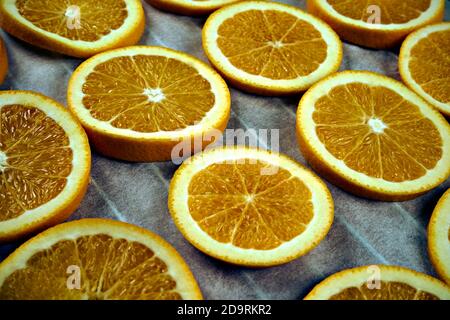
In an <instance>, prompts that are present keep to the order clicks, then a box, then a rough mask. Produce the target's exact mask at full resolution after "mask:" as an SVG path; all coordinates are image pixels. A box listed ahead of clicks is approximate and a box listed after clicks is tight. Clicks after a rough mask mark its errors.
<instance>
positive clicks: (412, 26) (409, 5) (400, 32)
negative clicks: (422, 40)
mask: <svg viewBox="0 0 450 320" xmlns="http://www.w3.org/2000/svg"><path fill="white" fill-rule="evenodd" d="M444 5H445V1H444V0H406V1H405V0H372V1H360V0H307V7H308V11H309V12H310V13H312V14H314V15H316V16H317V17H319V18H321V19H322V20H324V21H325V22H327V23H328V24H329V25H330V26H331V27H332V28H333V29H334V30H335V31H336V32H337V33H338V34H339V35H340V36H341V38H342V39H343V40H346V41H349V42H352V43H355V44H358V45H361V46H365V47H370V48H377V49H386V48H391V47H395V46H396V45H399V44H400V43H401V42H402V41H403V39H404V38H405V37H406V36H407V35H408V34H410V33H411V32H413V31H414V30H416V29H419V28H420V27H422V26H425V25H427V24H431V23H435V22H439V21H442V18H443V17H444Z"/></svg>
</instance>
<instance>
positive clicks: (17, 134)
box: [0, 91, 91, 242]
mask: <svg viewBox="0 0 450 320" xmlns="http://www.w3.org/2000/svg"><path fill="white" fill-rule="evenodd" d="M90 165H91V153H90V149H89V143H88V140H87V137H86V134H85V133H84V131H83V128H81V126H80V125H79V124H78V122H77V121H76V120H75V118H74V117H73V116H72V115H71V114H70V113H69V112H68V111H67V110H66V109H65V108H64V107H63V106H61V105H60V104H59V103H57V102H55V101H53V100H51V99H49V98H47V97H44V96H42V95H40V94H38V93H33V92H27V91H2V92H0V242H3V241H7V240H13V239H16V238H18V237H21V236H24V235H25V234H28V233H31V232H35V231H37V230H41V229H44V228H47V227H49V226H52V225H54V224H57V223H59V222H62V221H63V220H65V219H66V218H67V217H68V216H69V215H70V214H71V213H72V212H73V211H75V209H76V208H77V206H78V205H79V203H80V202H81V199H82V198H83V196H84V193H85V192H86V188H87V185H88V182H89V172H90Z"/></svg>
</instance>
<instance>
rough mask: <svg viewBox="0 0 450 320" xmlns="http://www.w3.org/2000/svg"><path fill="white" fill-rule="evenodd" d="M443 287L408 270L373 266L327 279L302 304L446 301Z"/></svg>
mask: <svg viewBox="0 0 450 320" xmlns="http://www.w3.org/2000/svg"><path fill="white" fill-rule="evenodd" d="M449 299H450V288H449V287H448V286H446V285H445V283H443V282H441V281H439V280H437V279H435V278H433V277H430V276H429V275H426V274H423V273H419V272H416V271H413V270H410V269H407V268H403V267H397V266H385V265H372V266H366V267H358V268H353V269H347V270H344V271H341V272H338V273H336V274H333V275H332V276H330V277H328V278H327V279H325V280H324V281H322V282H321V283H319V284H318V285H317V286H315V287H314V289H313V290H312V291H311V292H310V293H309V294H308V295H307V296H306V297H305V300H449Z"/></svg>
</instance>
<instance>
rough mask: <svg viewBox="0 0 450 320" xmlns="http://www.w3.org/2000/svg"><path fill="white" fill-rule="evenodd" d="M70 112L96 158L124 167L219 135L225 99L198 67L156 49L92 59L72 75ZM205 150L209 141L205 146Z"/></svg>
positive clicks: (221, 86) (215, 78)
mask: <svg viewBox="0 0 450 320" xmlns="http://www.w3.org/2000/svg"><path fill="white" fill-rule="evenodd" d="M68 103H69V107H70V109H71V110H72V111H73V113H74V114H75V115H76V116H77V117H78V119H79V120H80V121H81V123H82V124H83V126H84V127H85V129H86V131H87V133H88V136H89V138H90V141H91V143H92V144H93V145H94V147H95V148H96V149H97V150H98V151H100V152H101V153H103V154H105V155H107V156H110V157H114V158H118V159H123V160H128V161H161V160H170V159H171V157H172V155H171V153H172V149H173V147H174V146H177V145H178V144H179V143H186V142H190V141H191V139H192V140H193V139H197V138H198V139H201V140H202V141H204V142H205V143H206V142H207V141H206V140H205V139H203V138H202V136H204V135H207V134H209V133H210V132H212V131H217V130H221V131H223V130H224V129H225V127H226V125H227V122H228V118H229V115H230V92H229V90H228V87H227V85H226V83H225V81H223V79H222V78H221V77H220V76H219V74H217V73H216V72H215V71H214V70H213V69H211V68H210V67H209V66H207V65H206V64H205V63H203V62H201V61H200V60H197V59H196V58H194V57H191V56H189V55H187V54H184V53H182V52H178V51H174V50H171V49H166V48H161V47H150V46H140V47H128V48H122V49H116V50H112V51H108V52H104V53H102V54H99V55H96V56H95V57H92V58H90V59H89V60H87V61H85V62H84V63H82V64H81V65H80V66H79V67H78V68H77V69H76V70H75V72H74V73H73V75H72V77H71V79H70V82H69V89H68ZM211 142H212V141H211Z"/></svg>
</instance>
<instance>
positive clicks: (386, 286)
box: [330, 281, 439, 300]
mask: <svg viewBox="0 0 450 320" xmlns="http://www.w3.org/2000/svg"><path fill="white" fill-rule="evenodd" d="M330 300H439V298H438V297H436V296H435V295H433V294H431V293H429V292H426V291H421V290H417V289H416V288H414V287H412V286H410V285H408V284H406V283H403V282H395V281H390V282H386V281H381V282H380V288H379V289H378V288H373V289H369V288H368V286H367V285H366V284H364V285H362V286H360V287H350V288H346V289H344V290H342V291H341V292H339V293H338V294H335V295H333V296H331V297H330Z"/></svg>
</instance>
